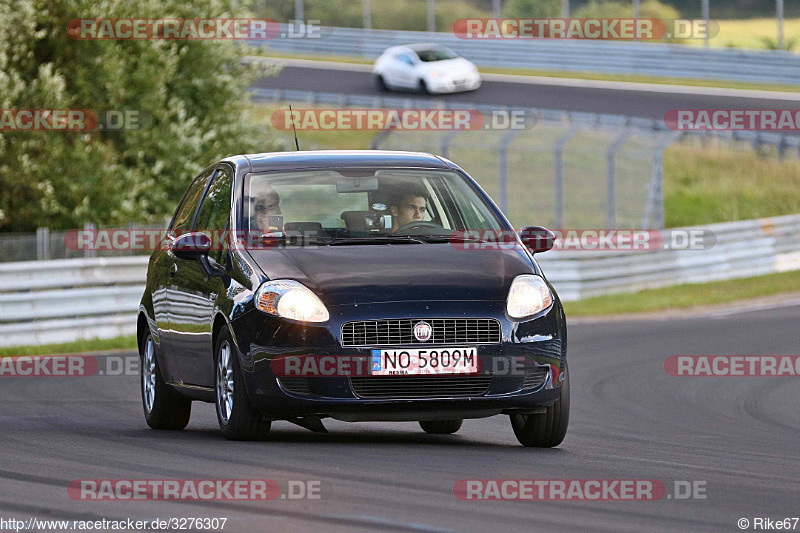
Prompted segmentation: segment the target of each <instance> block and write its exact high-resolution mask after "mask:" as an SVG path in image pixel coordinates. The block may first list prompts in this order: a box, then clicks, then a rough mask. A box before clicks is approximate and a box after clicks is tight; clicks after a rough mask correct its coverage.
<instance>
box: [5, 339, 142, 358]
mask: <svg viewBox="0 0 800 533" xmlns="http://www.w3.org/2000/svg"><path fill="white" fill-rule="evenodd" d="M106 350H134V351H135V350H137V346H136V335H130V336H124V337H115V338H113V339H83V340H78V341H74V342H65V343H61V344H42V345H40V346H16V347H3V348H0V357H8V356H14V355H56V354H77V353H85V352H100V351H106Z"/></svg>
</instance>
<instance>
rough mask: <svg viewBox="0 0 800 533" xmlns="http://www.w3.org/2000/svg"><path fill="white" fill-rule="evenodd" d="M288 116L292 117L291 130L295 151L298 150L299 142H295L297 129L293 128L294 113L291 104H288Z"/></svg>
mask: <svg viewBox="0 0 800 533" xmlns="http://www.w3.org/2000/svg"><path fill="white" fill-rule="evenodd" d="M289 117H290V118H291V119H292V132H293V133H294V145H295V147H296V148H297V151H298V152H299V151H300V143H298V142H297V130H296V129H294V113H293V112H292V104H289Z"/></svg>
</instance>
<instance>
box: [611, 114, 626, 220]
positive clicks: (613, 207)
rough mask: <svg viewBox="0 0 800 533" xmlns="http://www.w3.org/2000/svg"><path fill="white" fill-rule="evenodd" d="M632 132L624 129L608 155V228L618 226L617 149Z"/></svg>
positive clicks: (612, 144)
mask: <svg viewBox="0 0 800 533" xmlns="http://www.w3.org/2000/svg"><path fill="white" fill-rule="evenodd" d="M630 134H631V130H629V129H625V130H623V131H622V133H620V134H619V135H618V136H617V138H616V139H614V142H612V143H611V146H609V148H608V152H607V156H606V157H607V160H608V175H607V177H606V184H607V190H606V206H607V208H608V213H607V214H606V228H607V229H614V228H616V227H617V191H616V187H617V182H616V175H615V173H616V157H617V151H618V150H619V149H620V147H621V146H622V145H623V144H624V143H625V141H626V140H627V139H628V137H629V136H630Z"/></svg>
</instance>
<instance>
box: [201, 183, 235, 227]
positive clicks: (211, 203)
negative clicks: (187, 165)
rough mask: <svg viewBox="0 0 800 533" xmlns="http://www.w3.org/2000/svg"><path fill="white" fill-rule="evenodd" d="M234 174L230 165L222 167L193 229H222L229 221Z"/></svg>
mask: <svg viewBox="0 0 800 533" xmlns="http://www.w3.org/2000/svg"><path fill="white" fill-rule="evenodd" d="M232 183H233V175H232V172H231V170H230V169H229V168H228V167H221V168H220V169H219V170H218V171H217V173H216V174H215V175H214V180H213V181H212V182H211V185H210V186H209V187H208V190H207V191H206V194H205V196H204V197H203V202H202V203H201V204H200V210H199V211H198V213H197V220H196V221H195V223H194V226H193V229H195V230H207V231H217V232H219V231H222V230H224V229H225V227H226V226H227V223H228V214H229V213H230V210H231V185H232Z"/></svg>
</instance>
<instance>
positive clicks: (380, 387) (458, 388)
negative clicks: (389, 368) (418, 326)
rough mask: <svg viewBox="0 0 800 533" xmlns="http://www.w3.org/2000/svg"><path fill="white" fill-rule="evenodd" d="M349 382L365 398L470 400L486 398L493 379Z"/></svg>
mask: <svg viewBox="0 0 800 533" xmlns="http://www.w3.org/2000/svg"><path fill="white" fill-rule="evenodd" d="M350 382H351V383H352V385H353V391H354V392H355V393H356V394H357V395H358V396H360V397H362V398H467V397H470V396H483V395H484V394H486V393H487V392H488V390H489V387H490V386H491V384H492V376H484V375H480V376H374V377H353V378H350Z"/></svg>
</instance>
